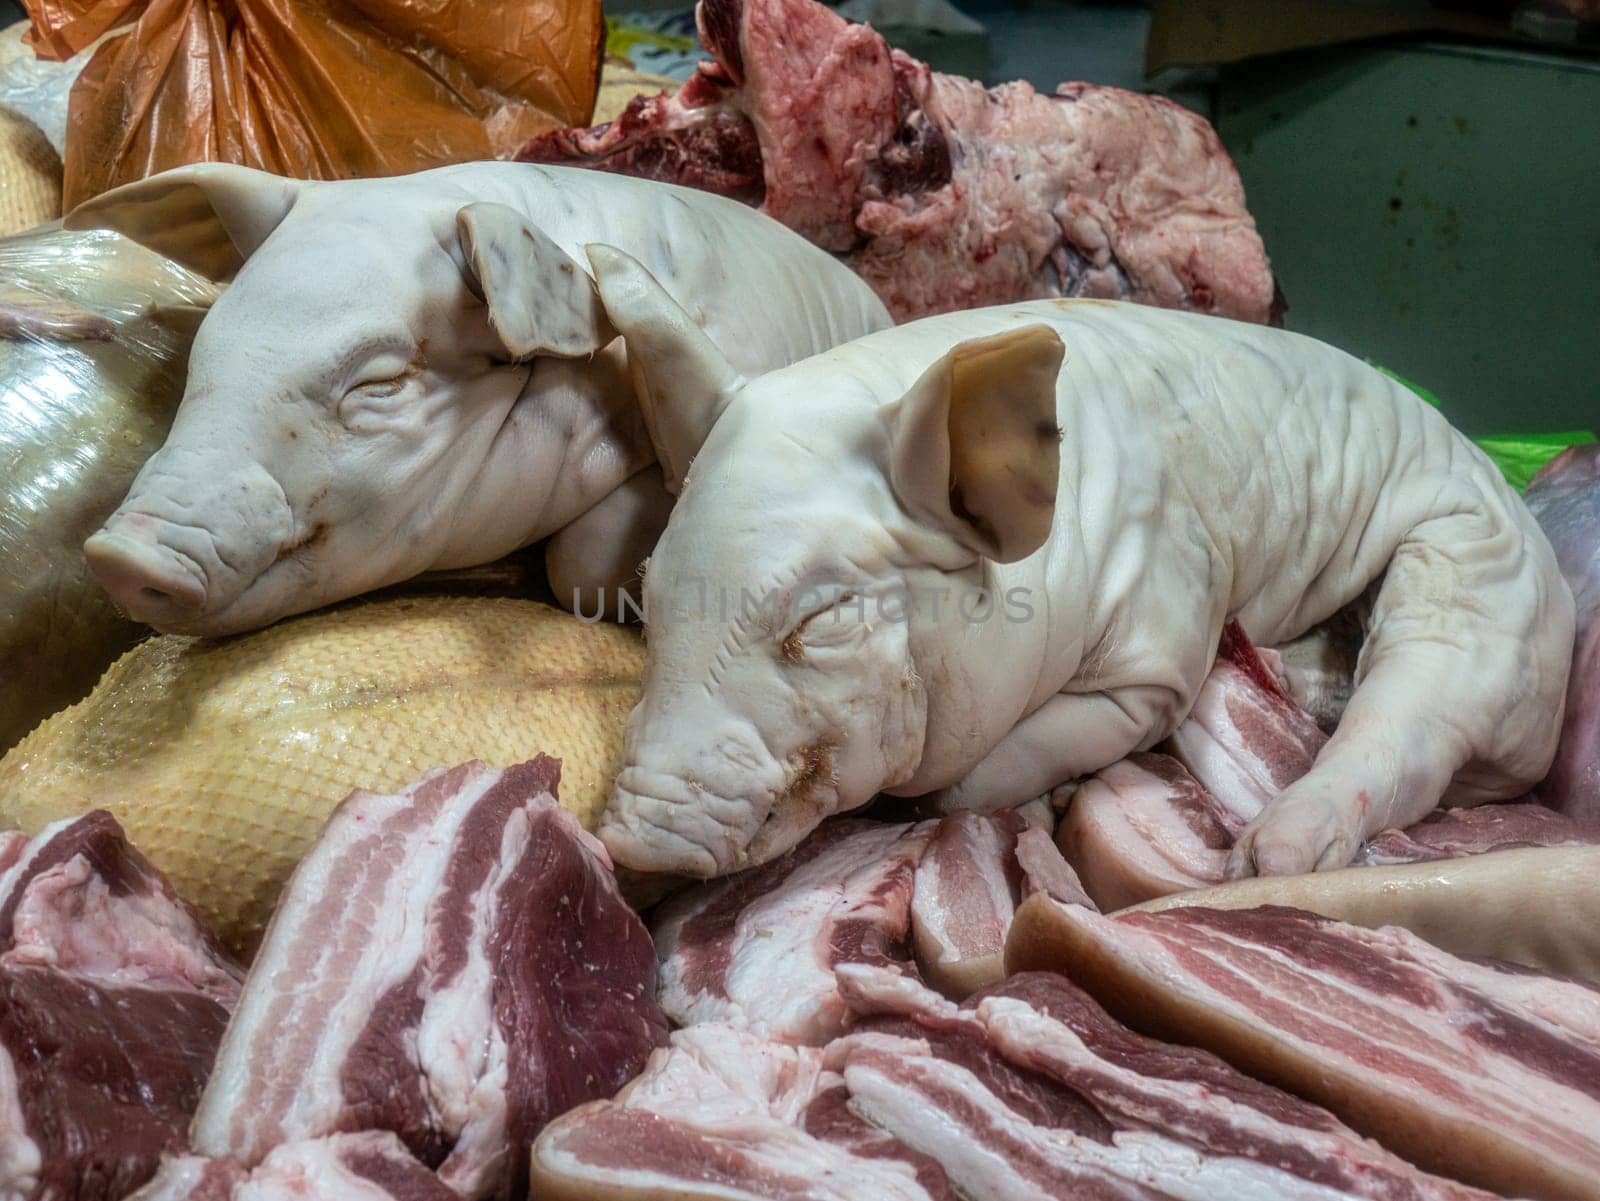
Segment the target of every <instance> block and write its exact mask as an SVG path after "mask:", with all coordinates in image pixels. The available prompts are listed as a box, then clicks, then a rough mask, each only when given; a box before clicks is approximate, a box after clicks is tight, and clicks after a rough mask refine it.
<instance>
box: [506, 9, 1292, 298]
mask: <svg viewBox="0 0 1600 1201" xmlns="http://www.w3.org/2000/svg"><path fill="white" fill-rule="evenodd" d="M695 17H696V21H697V23H698V25H699V28H700V40H701V41H702V42H703V43H704V44H705V47H706V49H707V50H709V51H710V52H711V53H712V54H713V55H714V56H715V59H716V61H715V62H711V63H704V64H702V65H701V67H700V69H699V71H698V73H697V74H695V75H694V76H692V77H691V78H690V79H689V81H688V82H687V83H686V84H684V86H683V87H682V88H681V89H680V90H679V92H678V93H677V95H675V96H668V95H665V94H663V95H659V96H639V97H637V98H636V99H635V100H634V101H633V103H632V104H631V105H629V107H628V108H627V110H626V111H624V112H623V113H622V115H621V116H620V117H618V118H617V119H616V120H614V121H612V122H609V123H608V124H605V125H601V126H598V127H596V128H594V129H587V130H577V129H568V130H558V131H556V132H554V133H550V134H545V135H543V136H541V137H537V138H535V139H534V140H533V141H532V142H530V143H529V144H528V145H527V147H525V148H524V149H523V151H522V152H521V154H520V155H519V157H520V158H522V159H524V160H526V161H530V162H541V163H571V164H581V165H586V166H590V167H595V168H598V169H600V170H603V171H614V172H620V173H623V174H628V175H637V176H642V177H644V178H648V179H659V180H667V181H671V182H673V183H685V184H691V185H693V186H695V187H699V188H705V189H707V190H710V191H715V192H720V193H722V194H724V195H728V196H734V197H737V198H739V199H741V200H745V201H747V202H748V203H752V204H759V205H760V206H761V209H762V211H763V212H765V213H768V214H770V215H771V216H773V217H775V218H777V219H778V220H779V221H782V222H783V223H784V224H785V225H787V226H789V227H790V228H791V229H794V230H796V231H798V232H799V233H801V234H804V235H805V236H806V237H807V238H809V239H810V240H811V241H813V242H815V243H816V244H817V245H818V246H821V247H823V248H824V249H827V250H831V251H833V252H834V253H836V254H838V255H840V256H841V257H842V258H843V259H844V261H845V262H847V263H849V264H850V266H852V267H854V268H855V270H856V271H857V272H859V273H860V275H861V277H862V278H863V279H865V280H866V281H867V282H868V283H870V284H871V285H872V286H873V288H874V289H875V290H876V291H877V293H878V295H879V296H881V297H882V298H883V301H884V303H885V304H887V305H888V306H889V311H890V312H892V313H893V314H894V315H895V317H896V319H898V320H907V319H910V318H912V317H923V316H927V315H928V314H930V313H942V312H948V311H950V310H952V309H962V308H973V307H976V306H978V305H985V304H1002V303H1006V302H1010V301H1016V300H1027V299H1033V298H1039V297H1049V296H1080V295H1081V296H1102V297H1110V298H1116V299H1126V300H1137V301H1141V302H1143V303H1147V304H1159V305H1166V306H1169V307H1178V308H1189V309H1196V310H1198V311H1200V312H1208V313H1219V314H1221V315H1223V316H1228V317H1237V318H1241V319H1243V320H1248V321H1266V320H1268V319H1269V318H1271V317H1273V316H1274V315H1275V314H1276V312H1277V311H1278V310H1279V307H1280V305H1281V301H1280V300H1278V298H1277V295H1276V291H1275V287H1274V284H1273V279H1272V270H1271V268H1270V267H1269V266H1268V264H1267V256H1266V252H1265V250H1264V249H1263V248H1262V245H1261V238H1260V236H1259V235H1258V234H1257V233H1256V228H1255V222H1254V221H1252V220H1251V217H1250V214H1249V212H1248V211H1247V210H1246V209H1245V203H1244V188H1243V186H1242V185H1241V184H1240V182H1239V173H1238V171H1237V170H1236V169H1235V168H1234V165H1233V163H1232V161H1231V160H1230V159H1229V158H1228V153H1227V151H1226V150H1224V149H1223V146H1222V143H1221V141H1220V140H1219V139H1218V137H1217V134H1216V131H1215V130H1213V129H1212V128H1211V126H1210V125H1209V124H1207V123H1206V121H1205V120H1204V118H1202V117H1200V116H1198V115H1197V114H1195V113H1192V112H1189V111H1188V110H1187V109H1184V108H1180V107H1179V106H1178V105H1176V104H1173V103H1172V102H1171V101H1169V100H1167V99H1165V98H1164V97H1159V96H1144V95H1139V94H1137V93H1134V92H1127V91H1123V90H1122V89H1121V88H1112V87H1098V86H1096V85H1094V84H1087V83H1068V84H1063V85H1061V87H1060V88H1059V89H1058V90H1057V91H1056V93H1055V94H1054V95H1041V94H1039V93H1038V92H1035V91H1034V90H1033V88H1032V87H1030V86H1029V85H1028V84H1026V83H1007V84H1002V85H1001V86H1000V87H997V88H988V89H985V88H984V87H983V85H982V84H978V83H974V82H973V81H972V80H970V79H963V78H961V77H960V76H956V75H944V74H941V73H939V72H937V71H931V70H929V69H928V66H927V65H926V64H925V63H921V62H918V61H917V60H916V59H914V58H912V57H910V56H909V55H907V54H904V53H903V52H901V51H899V50H892V49H890V47H889V44H888V42H886V41H884V39H883V37H882V35H881V34H879V33H877V32H876V31H875V30H874V29H873V28H872V27H871V26H869V25H857V24H854V23H852V22H850V21H847V20H845V18H844V17H842V16H840V15H839V14H838V13H836V12H834V11H833V10H832V9H830V8H828V7H827V6H825V5H823V4H819V3H817V2H816V0H701V3H700V5H699V7H698V8H697V9H696V10H695Z"/></svg>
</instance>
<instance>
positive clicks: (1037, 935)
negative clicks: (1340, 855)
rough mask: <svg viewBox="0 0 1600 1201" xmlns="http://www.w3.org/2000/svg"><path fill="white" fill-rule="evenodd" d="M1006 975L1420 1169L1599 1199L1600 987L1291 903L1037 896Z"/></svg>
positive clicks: (1515, 1189) (1539, 1193)
mask: <svg viewBox="0 0 1600 1201" xmlns="http://www.w3.org/2000/svg"><path fill="white" fill-rule="evenodd" d="M1006 963H1007V966H1008V967H1009V968H1011V969H1013V970H1022V971H1025V970H1029V969H1037V968H1060V969H1064V970H1069V971H1070V972H1071V973H1072V976H1073V978H1074V980H1076V981H1077V982H1078V983H1080V984H1082V985H1083V986H1084V987H1085V988H1086V989H1087V990H1088V991H1089V992H1090V993H1091V994H1094V995H1095V996H1097V997H1098V998H1100V999H1101V1000H1102V1001H1104V1002H1105V1003H1106V1005H1107V1006H1108V1007H1109V1008H1110V1009H1111V1011H1112V1013H1113V1014H1114V1015H1115V1016H1117V1017H1120V1018H1122V1019H1123V1020H1125V1021H1127V1022H1129V1023H1130V1024H1132V1025H1134V1026H1137V1027H1140V1028H1143V1029H1146V1030H1149V1031H1152V1032H1157V1033H1160V1034H1162V1035H1165V1036H1168V1037H1172V1038H1174V1039H1176V1040H1179V1041H1182V1042H1185V1043H1188V1044H1191V1045H1195V1046H1201V1047H1207V1048H1210V1049H1212V1050H1214V1051H1216V1052H1217V1053H1219V1054H1221V1055H1223V1056H1224V1057H1226V1058H1227V1059H1228V1060H1230V1061H1231V1062H1232V1063H1233V1064H1234V1065H1235V1066H1236V1067H1239V1068H1240V1069H1242V1070H1244V1071H1247V1072H1250V1073H1251V1074H1253V1075H1255V1076H1257V1077H1259V1078H1260V1079H1263V1080H1269V1081H1272V1082H1273V1083H1276V1084H1278V1085H1280V1086H1281V1087H1284V1088H1286V1089H1289V1090H1291V1091H1294V1092H1296V1093H1298V1094H1300V1095H1301V1096H1304V1097H1306V1098H1308V1099H1310V1100H1313V1101H1316V1102H1319V1103H1321V1104H1325V1105H1327V1106H1328V1108H1329V1109H1331V1110H1333V1111H1334V1112H1335V1113H1337V1114H1339V1115H1340V1116H1341V1117H1342V1118H1344V1119H1345V1120H1346V1121H1348V1122H1349V1123H1350V1124H1351V1125H1352V1126H1354V1127H1355V1128H1356V1129H1358V1130H1361V1131H1363V1132H1364V1133H1366V1134H1369V1135H1371V1136H1372V1137H1374V1138H1376V1139H1378V1140H1380V1141H1381V1142H1383V1143H1384V1144H1385V1145H1386V1146H1388V1147H1389V1148H1390V1149H1391V1150H1393V1151H1395V1152H1397V1153H1399V1154H1401V1155H1404V1156H1406V1157H1407V1158H1408V1159H1410V1160H1412V1161H1413V1162H1415V1163H1418V1164H1421V1165H1423V1166H1424V1167H1428V1168H1431V1169H1433V1170H1435V1171H1438V1172H1442V1173H1448V1174H1451V1175H1455V1176H1459V1177H1460V1178H1461V1179H1464V1180H1467V1181H1469V1182H1471V1183H1473V1184H1476V1185H1479V1186H1481V1187H1484V1188H1490V1189H1495V1190H1497V1191H1500V1192H1503V1193H1506V1194H1508V1195H1511V1196H1523V1197H1537V1198H1550V1199H1556V1198H1561V1199H1577V1198H1582V1199H1593V1198H1597V1197H1600V1138H1597V1137H1596V1132H1600V989H1597V988H1595V987H1593V986H1591V985H1587V984H1582V983H1578V982H1575V981H1569V980H1564V979H1561V978H1559V977H1551V976H1542V975H1538V974H1536V973H1533V972H1529V971H1527V970H1526V969H1522V968H1515V967H1512V966H1509V965H1505V964H1497V963H1493V962H1489V961H1475V960H1467V959H1459V958H1457V957H1455V956H1452V955H1449V954H1446V953H1445V952H1443V951H1440V950H1438V949H1437V948H1435V947H1433V946H1432V945H1430V944H1429V943H1426V942H1424V941H1423V940H1422V939H1420V938H1417V937H1416V936H1415V935H1413V934H1410V933H1408V932H1407V931H1405V930H1401V929H1398V928H1396V927H1386V928H1384V929H1381V930H1367V929H1362V928H1360V927H1356V926H1350V925H1346V924H1344V923H1341V922H1334V921H1330V920H1328V919H1326V918H1320V917H1317V916H1315V915H1313V914H1309V913H1305V912H1302V911H1300V910H1295V909H1282V908H1272V907H1268V908H1260V909H1243V910H1217V909H1198V908H1174V909H1169V910H1166V911H1163V912H1139V913H1131V914H1126V915H1123V916H1120V917H1115V918H1108V917H1102V916H1101V915H1099V914H1096V913H1093V912H1091V911H1090V910H1088V909H1085V908H1083V907H1081V906H1068V905H1058V904H1056V903H1054V902H1051V901H1048V900H1034V901H1031V902H1030V903H1029V904H1028V905H1026V906H1024V908H1023V910H1022V911H1021V912H1020V914H1019V915H1018V920H1017V923H1016V924H1015V925H1014V926H1013V929H1012V935H1011V941H1010V943H1009V944H1008V946H1007V951H1006Z"/></svg>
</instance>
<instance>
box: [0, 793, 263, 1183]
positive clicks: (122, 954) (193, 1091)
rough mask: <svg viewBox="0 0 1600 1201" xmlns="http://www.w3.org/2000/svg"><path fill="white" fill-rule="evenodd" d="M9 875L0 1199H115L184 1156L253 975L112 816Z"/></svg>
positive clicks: (5, 843)
mask: <svg viewBox="0 0 1600 1201" xmlns="http://www.w3.org/2000/svg"><path fill="white" fill-rule="evenodd" d="M0 872H3V874H0V1196H4V1197H7V1198H11V1199H17V1201H57V1199H61V1201H117V1199H118V1198H121V1197H123V1196H124V1195H126V1194H127V1193H128V1192H130V1191H132V1190H133V1189H134V1188H136V1187H138V1186H139V1185H140V1184H142V1183H144V1181H145V1180H147V1179H148V1178H149V1176H150V1174H151V1173H152V1172H154V1171H155V1169H156V1164H157V1162H158V1160H159V1158H160V1156H161V1155H162V1154H164V1153H170V1152H176V1151H181V1150H182V1149H183V1148H184V1129H185V1127H186V1126H187V1125H188V1122H189V1117H190V1115H191V1114H192V1113H193V1112H194V1109H195V1105H196V1102H197V1101H198V1100H199V1097H200V1090H201V1087H202V1085H203V1084H204V1083H205V1079H206V1075H207V1073H208V1072H209V1071H210V1069H211V1063H212V1059H213V1057H214V1056H215V1054H216V1050H217V1044H218V1042H219V1041H220V1040H221V1038H222V1032H223V1026H224V1024H225V1023H226V1021H227V1015H228V1009H229V1008H230V1007H231V1006H232V1005H233V1003H234V1001H235V999H236V998H237V997H238V993H239V980H240V975H241V973H240V969H239V967H238V966H237V965H236V964H234V963H233V962H232V961H231V960H230V959H229V958H228V956H227V954H226V953H225V952H224V951H223V950H222V948H221V947H220V946H219V945H218V943H217V942H216V940H215V939H214V938H213V937H212V936H211V934H210V932H209V931H207V930H205V929H204V928H203V927H202V926H201V925H200V923H199V920H198V919H197V918H196V917H195V915H194V911H193V910H192V909H190V908H189V906H188V905H186V904H185V903H184V902H183V901H181V900H180V899H179V898H178V897H177V896H176V894H174V893H173V891H172V889H171V886H170V885H168V883H167V882H166V880H165V879H164V878H163V877H162V876H161V875H160V873H158V872H157V871H156V870H155V868H154V867H152V866H151V865H150V863H149V861H148V860H146V859H145V858H144V856H143V855H141V854H139V852H138V851H136V850H135V849H134V848H133V847H131V846H130V845H129V844H128V842H127V840H126V838H125V837H124V836H123V832H122V828H121V827H120V826H119V825H118V824H117V822H116V819H115V818H113V817H112V816H111V815H110V814H109V813H106V812H104V811H96V812H93V813H89V814H87V815H86V816H84V817H80V818H75V819H69V820H65V821H61V822H57V823H55V824H54V825H52V826H49V827H47V828H46V829H45V830H44V831H42V832H41V833H40V834H39V835H38V836H37V837H35V838H33V839H32V840H29V839H27V838H24V837H21V836H18V835H4V836H0Z"/></svg>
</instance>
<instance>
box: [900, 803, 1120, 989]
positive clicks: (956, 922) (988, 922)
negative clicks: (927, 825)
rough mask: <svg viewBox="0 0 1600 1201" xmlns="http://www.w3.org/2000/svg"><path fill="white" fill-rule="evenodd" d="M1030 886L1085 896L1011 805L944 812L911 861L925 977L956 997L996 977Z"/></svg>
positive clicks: (914, 918) (1045, 838)
mask: <svg viewBox="0 0 1600 1201" xmlns="http://www.w3.org/2000/svg"><path fill="white" fill-rule="evenodd" d="M1036 892H1044V893H1047V894H1048V895H1051V896H1054V897H1055V898H1056V899H1057V900H1061V901H1069V902H1071V901H1077V902H1080V903H1086V902H1087V901H1088V898H1087V896H1085V894H1084V892H1083V888H1082V886H1081V885H1080V884H1079V883H1078V879H1077V877H1076V876H1075V875H1074V874H1073V871H1072V868H1071V867H1069V866H1068V865H1067V864H1066V862H1065V861H1064V860H1063V859H1062V858H1061V853H1060V852H1059V851H1057V850H1056V848H1055V844H1054V843H1052V842H1051V840H1050V835H1049V833H1048V832H1047V831H1045V830H1043V829H1040V828H1037V827H1034V826H1030V825H1029V824H1028V823H1027V822H1026V821H1025V820H1023V818H1022V817H1020V816H1018V814H1017V813H1015V812H1013V811H1009V810H1002V811H1000V812H998V813H993V814H988V815H983V814H977V813H952V814H950V815H949V816H947V817H945V818H943V819H942V820H941V821H940V822H939V826H938V828H937V829H936V830H935V831H934V835H933V839H932V841H931V842H929V844H928V847H927V850H926V851H925V852H924V853H923V855H922V861H921V862H920V863H919V864H918V865H917V872H916V879H915V882H914V885H913V888H912V895H911V931H912V936H913V939H914V944H915V947H916V954H917V963H918V965H919V966H920V967H921V969H922V974H923V977H924V978H925V979H926V980H927V981H928V982H929V983H930V984H932V985H933V986H934V987H935V988H937V989H939V990H940V991H941V992H943V993H945V994H947V995H949V996H954V997H964V996H967V995H968V994H969V993H972V992H975V991H977V990H978V989H980V988H983V987H985V986H986V985H989V984H993V983H994V982H995V981H997V980H999V979H1000V978H1001V977H1002V976H1004V975H1005V971H1004V964H1003V957H1004V954H1005V944H1006V932H1007V931H1008V930H1009V929H1010V928H1011V919H1012V916H1013V915H1014V914H1015V913H1016V911H1017V906H1018V905H1020V904H1021V903H1022V901H1023V900H1024V899H1025V898H1027V897H1030V896H1032V895H1033V894H1034V893H1036Z"/></svg>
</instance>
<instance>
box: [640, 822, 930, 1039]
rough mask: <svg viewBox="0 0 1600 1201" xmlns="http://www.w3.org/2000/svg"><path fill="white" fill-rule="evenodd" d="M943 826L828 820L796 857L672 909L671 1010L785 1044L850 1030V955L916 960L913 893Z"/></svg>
mask: <svg viewBox="0 0 1600 1201" xmlns="http://www.w3.org/2000/svg"><path fill="white" fill-rule="evenodd" d="M934 829H935V823H933V822H922V823H919V824H916V825H896V824H888V823H878V822H866V821H841V822H832V823H829V824H827V825H824V826H822V827H821V828H819V829H818V830H817V832H816V833H815V834H813V835H812V836H811V837H810V838H808V839H807V840H806V841H805V842H803V843H801V844H800V845H799V846H798V847H796V848H795V849H794V850H792V851H790V852H789V853H788V854H786V855H783V856H782V857H780V858H778V859H774V860H773V861H772V862H770V863H767V864H764V865H763V866H761V867H758V868H754V869H752V870H750V871H747V872H743V873H741V874H739V875H736V876H732V877H729V878H727V879H724V880H719V881H716V882H715V883H710V884H703V885H698V886H696V887H694V888H691V889H689V890H688V891H687V892H685V893H682V894H680V895H679V896H677V897H674V898H673V899H672V900H671V901H669V902H667V903H666V904H665V905H664V906H662V908H661V910H660V911H659V913H658V916H657V918H656V920H655V922H654V923H653V926H652V933H653V934H654V936H655V942H656V951H657V954H658V955H659V956H660V958H661V1006H662V1008H663V1009H664V1010H665V1011H666V1013H667V1016H668V1017H670V1018H672V1019H673V1020H674V1021H676V1022H679V1023H681V1024H684V1025H689V1024H692V1023H696V1022H728V1023H731V1024H733V1025H736V1026H739V1027H742V1028H744V1029H748V1030H750V1031H752V1032H753V1033H755V1034H758V1035H760V1036H762V1037H765V1038H770V1039H773V1040H775V1041H779V1042H797V1043H811V1044H820V1043H823V1042H826V1041H827V1040H828V1039H830V1038H832V1037H834V1036H835V1035H836V1034H838V1033H839V1032H840V1030H841V1029H842V1028H843V1025H844V1020H845V1016H846V1011H845V1005H844V1001H843V999H842V998H841V997H840V996H839V993H838V990H837V989H836V988H835V987H834V968H836V967H837V966H838V965H839V964H841V963H880V964H897V965H901V967H902V970H909V971H915V970H916V969H915V968H914V967H913V966H911V964H910V959H911V893H912V882H913V878H914V875H915V872H916V870H917V863H918V862H919V860H920V859H921V858H922V854H923V851H924V850H925V849H926V847H927V845H928V841H929V839H930V838H932V837H933V834H934Z"/></svg>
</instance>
